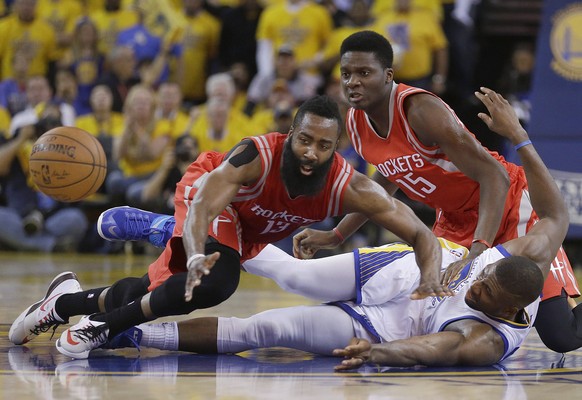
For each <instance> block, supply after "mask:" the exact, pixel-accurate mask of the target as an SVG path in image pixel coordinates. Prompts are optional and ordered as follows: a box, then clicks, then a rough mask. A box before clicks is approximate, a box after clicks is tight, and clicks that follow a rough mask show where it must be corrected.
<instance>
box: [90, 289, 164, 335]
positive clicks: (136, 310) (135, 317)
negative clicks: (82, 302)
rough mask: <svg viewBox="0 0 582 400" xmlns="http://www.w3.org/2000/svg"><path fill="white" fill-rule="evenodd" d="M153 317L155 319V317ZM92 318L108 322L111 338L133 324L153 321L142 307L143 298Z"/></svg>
mask: <svg viewBox="0 0 582 400" xmlns="http://www.w3.org/2000/svg"><path fill="white" fill-rule="evenodd" d="M152 319H155V317H154V318H152ZM91 320H93V321H100V322H106V323H107V325H108V326H109V338H112V337H113V336H115V335H117V334H118V333H121V332H123V331H125V330H127V329H129V328H131V327H132V326H135V325H139V324H141V323H144V322H147V321H151V319H149V318H146V316H145V315H144V313H143V311H142V309H141V298H139V299H137V300H135V301H133V302H131V303H129V304H128V305H126V306H122V307H119V308H116V309H115V310H112V311H110V312H108V313H99V314H97V315H94V316H92V317H91Z"/></svg>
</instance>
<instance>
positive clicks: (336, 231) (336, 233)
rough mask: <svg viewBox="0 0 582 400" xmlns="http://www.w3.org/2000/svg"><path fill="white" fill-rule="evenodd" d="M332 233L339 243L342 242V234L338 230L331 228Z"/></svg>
mask: <svg viewBox="0 0 582 400" xmlns="http://www.w3.org/2000/svg"><path fill="white" fill-rule="evenodd" d="M332 230H333V233H335V235H336V236H337V237H338V239H339V240H340V243H343V242H344V240H345V239H344V235H342V233H341V232H340V231H339V229H337V228H333V229H332Z"/></svg>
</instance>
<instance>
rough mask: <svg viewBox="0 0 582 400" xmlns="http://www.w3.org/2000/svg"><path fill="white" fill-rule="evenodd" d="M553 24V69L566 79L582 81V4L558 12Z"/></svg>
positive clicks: (551, 45)
mask: <svg viewBox="0 0 582 400" xmlns="http://www.w3.org/2000/svg"><path fill="white" fill-rule="evenodd" d="M552 22H553V27H552V31H551V33H550V48H551V51H552V55H553V56H554V59H553V60H552V64H551V66H552V69H553V70H554V71H555V72H556V73H557V74H558V75H560V76H562V77H564V78H565V79H568V80H571V81H582V3H574V4H572V5H570V6H568V7H566V8H564V9H562V10H560V11H558V12H557V13H556V14H555V15H554V18H553V21H552Z"/></svg>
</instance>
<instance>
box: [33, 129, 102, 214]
mask: <svg viewBox="0 0 582 400" xmlns="http://www.w3.org/2000/svg"><path fill="white" fill-rule="evenodd" d="M29 170H30V176H31V177H32V180H33V181H34V183H35V184H36V186H37V187H38V189H39V190H40V191H41V192H43V193H44V194H46V195H48V196H50V197H52V198H54V199H55V200H58V201H64V202H74V201H79V200H83V199H84V198H86V197H88V196H90V195H92V194H93V193H95V192H96V191H97V190H98V189H99V187H101V185H102V184H103V181H104V180H105V175H106V174H107V159H106V158H105V152H104V151H103V147H101V144H100V143H99V141H97V139H96V138H95V137H94V136H93V135H91V134H90V133H88V132H85V131H84V130H82V129H79V128H75V127H72V126H60V127H58V128H54V129H51V130H50V131H48V132H45V133H44V134H43V135H42V136H40V137H39V138H38V140H37V141H36V143H34V146H33V147H32V153H31V154H30V163H29Z"/></svg>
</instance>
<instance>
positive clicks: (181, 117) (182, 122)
mask: <svg viewBox="0 0 582 400" xmlns="http://www.w3.org/2000/svg"><path fill="white" fill-rule="evenodd" d="M189 119H190V117H189V116H188V114H186V113H184V112H182V111H180V112H178V113H177V114H176V116H175V117H174V118H172V119H168V118H160V119H159V120H158V122H159V123H160V124H164V126H165V127H166V129H167V131H168V132H169V133H170V135H171V136H172V138H174V139H177V138H179V137H180V136H182V135H183V134H184V133H185V131H186V128H187V126H188V121H189Z"/></svg>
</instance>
